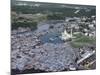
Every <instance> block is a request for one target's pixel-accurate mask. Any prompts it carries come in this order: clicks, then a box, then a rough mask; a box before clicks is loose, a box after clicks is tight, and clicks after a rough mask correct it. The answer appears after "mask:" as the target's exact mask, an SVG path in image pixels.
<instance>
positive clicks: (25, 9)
mask: <svg viewBox="0 0 100 75" xmlns="http://www.w3.org/2000/svg"><path fill="white" fill-rule="evenodd" d="M12 11H16V12H17V13H19V12H21V13H24V14H35V13H44V14H52V13H53V14H54V13H56V14H62V15H64V16H91V15H95V14H96V12H95V11H96V6H89V5H73V4H57V3H44V2H29V1H16V2H14V3H12ZM76 11H78V13H77V14H76V13H75V12H76Z"/></svg>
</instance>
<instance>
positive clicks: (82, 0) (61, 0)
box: [23, 0, 96, 5]
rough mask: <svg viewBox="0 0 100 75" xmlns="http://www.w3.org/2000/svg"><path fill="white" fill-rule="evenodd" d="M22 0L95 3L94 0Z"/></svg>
mask: <svg viewBox="0 0 100 75" xmlns="http://www.w3.org/2000/svg"><path fill="white" fill-rule="evenodd" d="M23 1H38V2H54V3H69V4H83V5H84V4H85V5H96V0H23Z"/></svg>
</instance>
